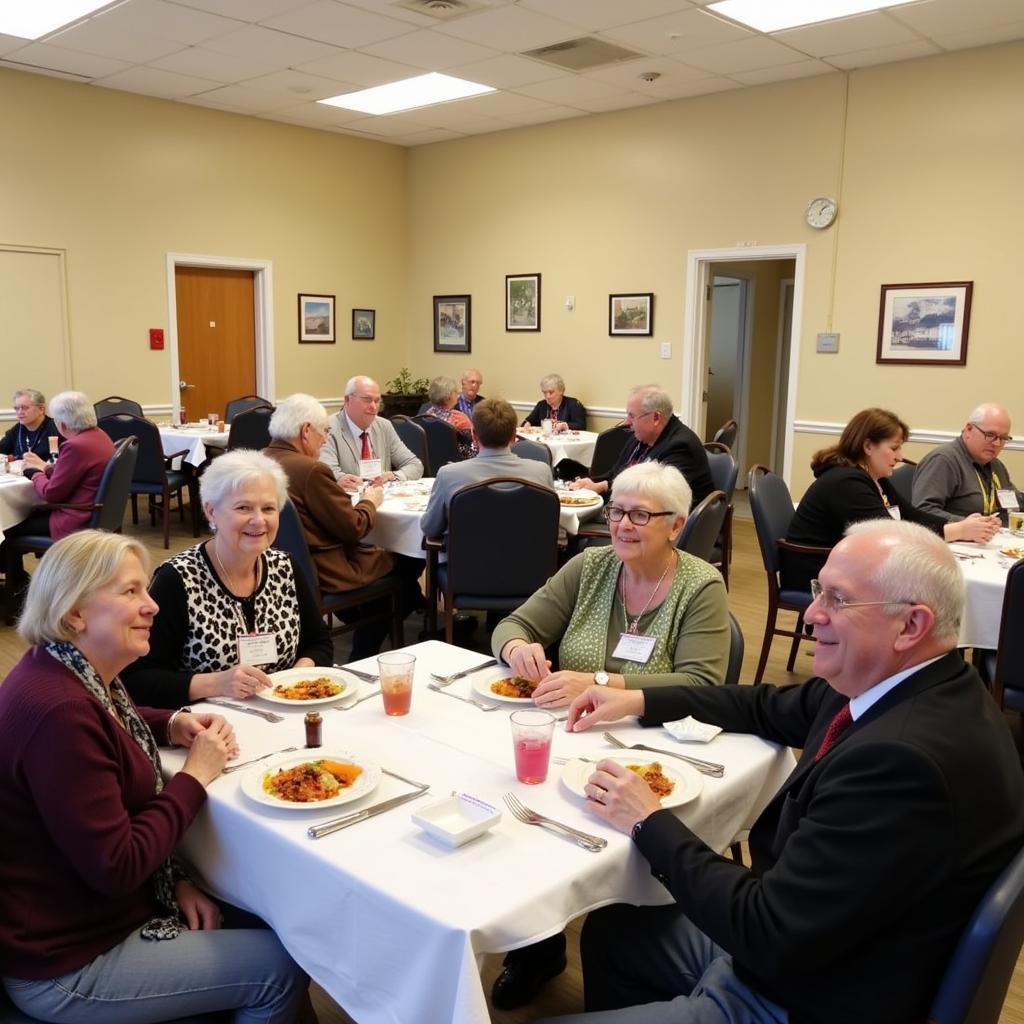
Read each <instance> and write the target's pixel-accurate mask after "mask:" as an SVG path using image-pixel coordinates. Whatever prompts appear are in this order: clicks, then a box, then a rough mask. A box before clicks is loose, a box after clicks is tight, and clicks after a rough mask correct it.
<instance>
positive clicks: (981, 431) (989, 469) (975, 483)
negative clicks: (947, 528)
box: [913, 402, 1020, 525]
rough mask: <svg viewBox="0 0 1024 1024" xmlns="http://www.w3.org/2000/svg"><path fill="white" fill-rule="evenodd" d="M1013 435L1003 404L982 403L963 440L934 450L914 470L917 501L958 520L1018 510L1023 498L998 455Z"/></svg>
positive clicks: (918, 504)
mask: <svg viewBox="0 0 1024 1024" xmlns="http://www.w3.org/2000/svg"><path fill="white" fill-rule="evenodd" d="M1012 440H1013V438H1012V437H1011V436H1010V414H1009V413H1008V412H1007V411H1006V409H1005V408H1003V406H1001V405H996V404H995V403H994V402H985V403H984V404H982V405H979V406H978V408H977V409H975V410H974V412H972V413H971V415H970V416H968V417H967V422H966V423H965V424H964V429H963V430H962V431H961V432H960V436H959V437H957V438H954V439H953V440H952V441H947V442H946V443H945V444H940V445H939V446H938V447H937V448H933V449H932V450H931V451H930V452H929V453H928V454H927V455H926V456H925V457H924V458H923V459H922V460H921V461H920V463H919V464H918V467H917V469H916V470H915V471H914V490H913V502H914V504H915V505H916V506H917V507H918V508H919V509H922V510H923V511H925V512H931V513H932V515H936V516H941V517H942V518H943V519H945V520H947V522H951V523H953V522H957V521H958V520H960V519H964V518H965V517H966V516H969V515H970V514H971V513H972V512H978V513H980V514H982V515H986V516H991V515H1000V513H1002V515H1001V516H1000V518H1002V519H1003V523H1004V525H1005V522H1006V516H1005V513H1006V512H1007V511H1009V510H1010V509H1016V508H1019V507H1020V495H1019V493H1018V491H1017V488H1016V487H1015V486H1014V484H1013V482H1012V481H1011V480H1010V473H1009V471H1008V470H1007V468H1006V467H1005V466H1004V465H1003V464H1002V462H1000V461H999V458H998V456H999V454H1000V453H1001V452H1002V450H1003V448H1004V447H1005V445H1006V444H1007V443H1009V442H1010V441H1012Z"/></svg>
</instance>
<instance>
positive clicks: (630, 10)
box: [519, 0, 690, 32]
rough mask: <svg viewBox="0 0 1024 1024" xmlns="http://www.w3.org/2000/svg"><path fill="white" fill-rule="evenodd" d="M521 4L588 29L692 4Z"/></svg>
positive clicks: (641, 0)
mask: <svg viewBox="0 0 1024 1024" xmlns="http://www.w3.org/2000/svg"><path fill="white" fill-rule="evenodd" d="M519 6H520V7H526V8H529V9H530V10H534V11H538V12H539V13H541V14H548V15H551V17H553V18H560V19H561V20H562V21H567V22H569V23H570V24H572V25H577V26H579V27H580V28H583V29H585V30H586V31H587V32H598V31H600V30H601V29H604V28H613V27H614V26H616V25H625V24H627V23H629V22H633V21H641V20H642V19H645V18H654V17H656V16H658V15H661V14H673V13H675V12H678V11H679V10H680V8H683V7H689V6H690V5H689V4H688V3H686V2H685V0H629V3H623V0H519Z"/></svg>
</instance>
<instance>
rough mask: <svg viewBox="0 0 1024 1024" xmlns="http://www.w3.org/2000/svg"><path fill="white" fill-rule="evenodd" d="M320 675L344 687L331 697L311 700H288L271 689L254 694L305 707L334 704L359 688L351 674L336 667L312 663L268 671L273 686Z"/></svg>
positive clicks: (271, 700)
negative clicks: (279, 670) (310, 664)
mask: <svg viewBox="0 0 1024 1024" xmlns="http://www.w3.org/2000/svg"><path fill="white" fill-rule="evenodd" d="M321 677H323V678H325V679H330V681H331V682H332V683H337V684H338V685H339V686H341V687H344V689H342V691H341V693H336V694H335V695H334V696H333V697H316V698H314V699H313V700H289V699H288V698H287V697H280V696H278V695H277V694H276V693H274V691H273V690H272V689H268V690H261V691H260V692H259V693H258V694H256V696H257V697H259V698H261V699H262V700H266V701H270V703H271V704H287V705H288V706H289V707H292V708H296V707H303V708H305V707H315V706H316V705H317V704H336V703H338V702H339V701H343V700H345V699H346V698H349V697H353V696H354V695H355V691H356V690H357V689H358V688H359V687H358V682H357V680H356V679H355V678H354V677H353V676H350V675H349V674H348V673H347V672H343V671H342V670H341V669H337V668H323V667H321V666H316V665H314V666H312V667H310V668H288V669H285V670H284V671H283V672H271V673H270V681H271V683H272V684H273V685H274V686H277V685H279V684H280V685H282V686H292V685H294V684H295V683H300V682H302V680H303V679H319V678H321Z"/></svg>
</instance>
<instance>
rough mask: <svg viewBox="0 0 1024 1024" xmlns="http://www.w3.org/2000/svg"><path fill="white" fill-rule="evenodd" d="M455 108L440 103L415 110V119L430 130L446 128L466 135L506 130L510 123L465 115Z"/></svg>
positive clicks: (492, 118) (491, 118)
mask: <svg viewBox="0 0 1024 1024" xmlns="http://www.w3.org/2000/svg"><path fill="white" fill-rule="evenodd" d="M455 106H456V105H455V104H451V103H440V104H438V105H437V106H436V107H427V108H425V109H423V110H417V111H415V114H416V118H417V120H418V121H420V122H422V123H423V124H425V125H429V126H430V127H431V128H448V129H449V130H451V131H453V132H462V133H463V134H466V135H480V134H482V133H484V132H493V131H497V130H498V129H499V128H508V127H509V125H511V123H512V122H511V121H509V120H507V119H504V120H503V119H501V118H496V117H477V116H476V115H474V114H467V113H466V112H465V111H464V110H457V109H455Z"/></svg>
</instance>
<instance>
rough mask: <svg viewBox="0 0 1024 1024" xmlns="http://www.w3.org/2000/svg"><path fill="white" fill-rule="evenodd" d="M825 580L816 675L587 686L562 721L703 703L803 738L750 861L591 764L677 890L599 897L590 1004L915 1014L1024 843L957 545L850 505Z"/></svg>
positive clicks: (815, 1021) (593, 790)
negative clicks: (964, 620)
mask: <svg viewBox="0 0 1024 1024" xmlns="http://www.w3.org/2000/svg"><path fill="white" fill-rule="evenodd" d="M814 594H815V597H814V600H813V602H812V604H811V605H810V607H809V608H808V609H807V612H806V614H805V619H806V621H807V622H808V623H810V624H811V625H812V626H813V627H814V633H815V638H816V640H817V647H816V649H815V654H814V671H815V674H816V678H813V679H810V680H809V681H808V682H806V683H804V684H803V685H797V686H779V687H775V686H768V685H766V686H756V687H755V686H724V687H714V686H707V687H679V688H678V689H676V688H668V687H663V688H661V689H649V690H612V689H611V688H609V687H598V686H595V687H592V688H591V689H589V690H587V691H586V692H585V693H583V694H581V695H580V696H579V697H578V698H577V699H576V700H575V701H574V702H573V704H572V706H571V708H570V711H569V719H568V723H567V728H568V729H569V730H570V731H581V730H584V729H589V728H592V727H593V726H595V725H597V724H598V723H599V722H607V721H612V720H614V719H618V718H621V717H623V716H624V715H629V714H634V715H639V716H640V718H641V724H642V725H659V724H661V723H662V722H665V721H669V720H672V719H677V718H680V717H682V716H684V715H693V716H694V717H695V718H697V719H699V720H702V721H705V722H711V723H714V724H716V725H719V726H721V727H722V728H724V729H726V730H729V731H731V732H741V733H755V734H757V735H759V736H762V737H763V738H765V739H769V740H772V741H774V742H777V743H782V744H786V745H789V746H792V747H798V748H802V750H803V753H802V755H801V757H800V760H799V763H798V764H797V767H796V768H795V770H794V771H793V773H792V775H791V776H790V778H789V779H788V780H787V781H786V783H785V785H784V786H783V787H782V789H781V791H780V792H779V793H778V794H776V796H775V797H774V798H773V799H772V801H771V802H770V803H769V804H768V806H767V807H766V808H765V809H764V811H762V813H761V815H760V817H759V818H758V820H757V822H756V823H755V824H754V826H753V828H752V829H751V832H750V859H751V867H750V868H747V867H745V866H744V865H742V864H736V863H734V862H733V861H731V860H728V859H726V858H724V857H722V856H720V855H719V854H718V853H717V852H716V851H714V850H712V849H710V848H709V847H707V846H706V845H705V844H704V843H703V842H702V841H701V840H700V839H699V838H698V837H697V836H696V835H694V834H693V833H692V832H691V831H690V830H689V829H688V828H687V827H686V825H684V824H683V823H682V821H680V820H679V819H678V818H677V817H676V816H675V815H674V814H673V813H672V812H671V811H668V810H662V809H660V804H659V801H658V799H657V798H656V797H654V796H653V795H652V794H651V792H650V790H649V789H648V788H647V786H646V784H645V783H644V782H643V780H641V779H640V778H639V777H638V776H637V775H635V774H633V773H632V772H630V771H628V770H626V769H624V768H623V767H622V766H620V765H619V764H618V763H616V762H613V761H602V762H599V763H598V765H597V766H596V769H595V771H594V773H593V775H592V776H591V778H590V780H589V782H588V783H587V787H586V789H587V796H588V799H589V807H590V809H591V810H592V811H593V812H594V813H595V814H596V815H598V816H599V817H601V818H603V819H605V820H607V821H609V822H610V823H611V824H613V825H615V826H616V827H617V828H619V829H621V830H622V831H624V832H626V833H631V834H632V838H633V841H634V843H635V844H636V846H637V849H638V850H639V851H640V853H641V854H642V855H643V856H645V857H646V858H647V860H648V861H649V863H650V866H651V870H652V872H653V874H654V876H655V877H656V878H658V879H659V880H660V881H661V882H662V883H663V884H664V885H665V886H666V888H667V889H668V890H669V892H670V893H671V894H672V897H673V899H674V900H675V903H674V904H670V905H669V906H665V907H631V906H624V905H619V906H613V907H606V908H603V909H601V910H598V911H596V912H595V913H592V914H591V915H590V917H589V918H588V920H587V923H586V925H585V927H584V929H583V937H582V941H581V952H582V960H583V976H584V990H585V1001H586V1007H587V1009H588V1010H590V1011H593V1010H611V1011H614V1013H615V1016H614V1019H615V1020H616V1021H617V1022H626V1024H634V1022H640V1021H643V1022H645V1024H649V1022H660V1021H672V1022H673V1024H690V1022H700V1024H706V1022H726V1021H739V1020H743V1021H749V1022H762V1021H772V1022H776V1024H779V1022H786V1021H793V1022H797V1021H799V1022H801V1024H803V1022H809V1024H846V1022H849V1024H864V1022H866V1021H870V1022H871V1024H897V1022H900V1024H903V1022H907V1021H914V1020H917V1021H922V1020H924V1019H925V1018H926V1016H927V1013H928V1007H929V1005H930V1003H931V1000H932V998H933V996H934V995H935V992H936V990H937V988H938V984H939V981H940V979H941V978H942V975H943V972H944V970H945V968H946V965H947V963H948V961H949V958H950V956H951V954H952V952H953V949H954V947H955V945H956V943H957V940H958V938H959V936H960V933H961V931H962V930H963V928H964V926H965V925H966V923H967V920H968V918H969V917H970V915H971V913H972V912H973V910H974V908H975V906H976V904H977V903H978V901H979V900H980V898H981V897H982V895H983V894H984V893H985V891H986V889H987V888H988V886H989V885H990V884H991V883H992V881H994V879H995V878H996V877H997V876H998V874H999V873H1000V871H1001V870H1002V869H1003V868H1004V867H1005V866H1006V865H1007V864H1008V863H1009V861H1010V860H1011V858H1012V857H1013V856H1014V855H1015V854H1016V853H1017V852H1018V851H1019V850H1020V848H1021V844H1022V842H1024V775H1022V773H1021V765H1020V759H1019V757H1018V755H1017V752H1016V750H1015V748H1014V744H1013V741H1012V739H1011V737H1010V734H1009V730H1008V729H1007V727H1006V725H1005V723H1004V721H1003V717H1002V715H1001V713H1000V712H999V710H998V709H997V708H996V705H995V703H994V702H993V701H992V698H991V697H990V696H989V694H988V693H987V691H986V690H985V687H984V685H983V684H982V682H981V680H980V679H979V677H978V675H977V673H976V672H975V670H974V668H973V667H971V666H970V665H969V664H967V663H966V662H964V660H963V659H962V658H961V657H960V655H959V654H958V653H957V651H956V649H955V647H956V642H957V634H958V630H959V624H960V616H961V613H962V611H963V601H964V597H963V582H962V577H961V574H960V572H959V569H958V567H957V565H956V562H955V561H954V559H953V556H952V555H951V554H950V552H949V550H948V548H947V547H946V545H945V544H944V543H943V542H942V541H941V540H940V539H939V538H938V537H936V536H935V535H934V534H932V533H930V532H929V531H927V530H925V529H923V528H922V527H920V526H916V525H914V524H912V523H907V522H893V521H890V520H875V521H871V522H864V523H858V524H857V525H856V526H853V527H851V528H850V529H849V530H848V531H847V534H846V537H845V538H844V539H843V540H842V541H841V542H840V543H839V544H837V545H836V546H835V548H833V550H832V553H831V555H830V556H829V559H828V561H827V562H826V564H825V566H824V567H823V568H822V570H821V577H820V581H819V580H816V581H814ZM727 770H728V769H727ZM641 1004H643V1005H641ZM572 1019H576V1018H566V1020H572ZM601 1019H603V1016H602V1015H598V1017H597V1018H596V1020H601ZM588 1020H590V1018H588Z"/></svg>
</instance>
